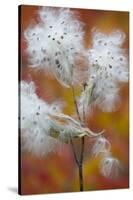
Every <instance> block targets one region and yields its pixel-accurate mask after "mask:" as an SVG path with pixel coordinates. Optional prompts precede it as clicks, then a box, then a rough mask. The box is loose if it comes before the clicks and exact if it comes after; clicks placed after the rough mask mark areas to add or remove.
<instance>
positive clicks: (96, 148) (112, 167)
mask: <svg viewBox="0 0 133 200" xmlns="http://www.w3.org/2000/svg"><path fill="white" fill-rule="evenodd" d="M92 155H94V156H95V157H96V156H98V155H100V156H101V161H100V172H101V174H102V175H103V176H105V177H107V178H117V177H118V175H119V173H120V168H121V164H120V162H119V161H118V159H116V158H114V157H113V156H112V155H111V144H110V142H109V141H108V140H107V139H106V138H104V137H103V136H100V137H97V138H96V139H95V143H94V145H93V147H92Z"/></svg>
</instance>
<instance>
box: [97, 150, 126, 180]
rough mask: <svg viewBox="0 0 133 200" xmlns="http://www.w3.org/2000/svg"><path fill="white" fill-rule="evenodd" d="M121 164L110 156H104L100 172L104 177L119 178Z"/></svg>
mask: <svg viewBox="0 0 133 200" xmlns="http://www.w3.org/2000/svg"><path fill="white" fill-rule="evenodd" d="M121 169H122V167H121V163H120V161H119V160H118V159H117V158H114V157H112V156H111V155H110V154H107V155H106V156H104V157H103V158H102V160H101V162H100V172H101V174H102V175H103V176H105V177H107V178H111V179H115V178H118V176H119V175H120V172H121Z"/></svg>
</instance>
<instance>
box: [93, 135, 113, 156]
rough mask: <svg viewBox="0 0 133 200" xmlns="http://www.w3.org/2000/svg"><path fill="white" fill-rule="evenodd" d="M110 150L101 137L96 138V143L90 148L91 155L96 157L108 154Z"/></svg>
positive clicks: (108, 143) (106, 142)
mask: <svg viewBox="0 0 133 200" xmlns="http://www.w3.org/2000/svg"><path fill="white" fill-rule="evenodd" d="M110 149H111V145H110V142H109V141H108V140H107V139H106V138H104V137H103V136H100V137H98V138H96V142H95V143H94V145H93V148H92V154H93V155H95V156H97V155H99V154H100V153H108V152H110Z"/></svg>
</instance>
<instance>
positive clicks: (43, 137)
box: [20, 81, 60, 155]
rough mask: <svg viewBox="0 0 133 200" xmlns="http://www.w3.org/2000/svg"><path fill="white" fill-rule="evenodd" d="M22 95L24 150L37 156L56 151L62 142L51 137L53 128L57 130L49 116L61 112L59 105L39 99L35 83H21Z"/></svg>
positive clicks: (21, 112)
mask: <svg viewBox="0 0 133 200" xmlns="http://www.w3.org/2000/svg"><path fill="white" fill-rule="evenodd" d="M20 95H21V98H20V101H21V105H20V106H21V107H20V115H21V116H20V122H21V127H20V128H21V139H22V149H23V150H27V151H29V152H32V153H35V154H37V155H45V154H48V153H50V152H52V151H55V149H56V147H58V146H59V145H60V142H59V141H58V140H57V139H55V138H52V137H50V136H49V134H50V130H51V128H52V127H53V126H54V127H55V128H56V124H54V123H53V122H52V120H51V119H50V117H49V115H48V114H49V113H50V114H52V113H55V112H59V111H60V107H59V105H57V104H56V105H55V104H52V105H49V104H47V103H46V102H44V101H43V100H41V99H39V98H38V97H37V95H36V93H35V86H34V83H33V82H30V83H27V82H25V81H21V93H20Z"/></svg>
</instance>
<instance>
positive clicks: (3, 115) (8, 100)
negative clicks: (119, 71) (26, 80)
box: [0, 0, 133, 200]
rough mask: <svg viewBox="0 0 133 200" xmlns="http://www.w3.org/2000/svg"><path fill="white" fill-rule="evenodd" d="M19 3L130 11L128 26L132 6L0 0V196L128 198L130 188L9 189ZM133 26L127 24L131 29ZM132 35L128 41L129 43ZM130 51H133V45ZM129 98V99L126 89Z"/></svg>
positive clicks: (89, 0) (108, 1) (124, 0)
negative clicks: (72, 190)
mask: <svg viewBox="0 0 133 200" xmlns="http://www.w3.org/2000/svg"><path fill="white" fill-rule="evenodd" d="M20 4H29V5H48V6H62V7H75V8H88V9H102V10H104V9H106V10H121V11H130V27H131V24H133V9H132V10H131V0H45V1H42V0H36V1H35V0H27V1H22V0H21V1H19V0H13V1H8V0H4V1H2V2H1V5H0V9H1V10H0V15H1V16H0V25H1V26H0V57H1V59H0V69H1V70H0V94H1V97H0V135H1V137H0V148H1V149H0V197H1V199H2V200H3V199H6V200H8V199H9V200H10V199H20V198H21V199H25V198H26V199H38V200H41V199H48V200H50V199H55V200H56V199H58V200H59V199H62V200H63V199H64V200H65V199H75V200H78V199H80V198H84V200H86V199H92V198H93V199H105V198H106V199H108V200H110V199H117V198H118V197H119V198H120V199H121V200H125V199H131V196H132V195H133V192H132V189H129V190H127V189H126V190H108V191H97V192H84V193H67V194H59V195H56V194H53V195H36V196H26V197H25V196H23V197H20V196H19V195H17V194H16V193H15V192H13V191H14V190H15V189H14V188H16V187H17V169H18V167H17V153H18V152H17V138H18V135H17V134H18V133H17V113H18V109H17V104H18V101H17V89H18V88H17V87H18V86H17V84H18V80H17V76H18V71H17V69H18V61H17V58H18V48H17V37H18V36H17V26H18V22H17V18H18V16H17V9H18V8H17V6H18V5H20ZM130 35H131V36H132V35H133V30H132V27H131V33H130ZM132 42H133V40H132V37H131V38H130V44H132ZM130 46H131V50H130V52H133V46H132V45H130ZM132 64H133V62H132V60H131V58H130V88H133V81H132V74H133V69H132V66H133V65H132ZM130 92H131V95H130V102H133V97H132V91H131V89H130ZM131 110H133V109H132V104H130V119H131V122H132V112H131ZM132 130H133V126H132V124H131V123H130V133H131V134H130V152H131V153H130V157H132V155H133V154H132V152H133V137H132ZM130 169H131V170H132V169H133V158H131V162H130ZM130 177H131V178H130V186H131V188H133V173H132V171H131V173H130Z"/></svg>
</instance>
